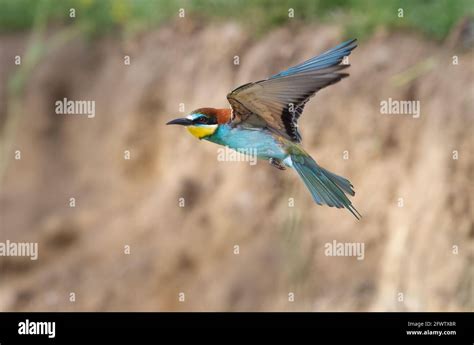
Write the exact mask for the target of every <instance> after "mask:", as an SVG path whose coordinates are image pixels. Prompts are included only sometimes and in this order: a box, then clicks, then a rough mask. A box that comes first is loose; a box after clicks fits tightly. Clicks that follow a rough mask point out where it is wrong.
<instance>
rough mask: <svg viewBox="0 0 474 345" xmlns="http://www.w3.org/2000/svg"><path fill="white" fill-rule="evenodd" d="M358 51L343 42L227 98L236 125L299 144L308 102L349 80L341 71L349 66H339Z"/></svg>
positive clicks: (249, 84)
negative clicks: (261, 129) (300, 123)
mask: <svg viewBox="0 0 474 345" xmlns="http://www.w3.org/2000/svg"><path fill="white" fill-rule="evenodd" d="M355 47H357V42H356V40H355V39H354V40H350V41H347V42H344V43H342V44H340V45H338V46H337V47H335V48H333V49H331V50H328V51H327V52H325V53H323V54H321V55H319V56H316V57H313V58H312V59H309V60H307V61H305V62H303V63H301V64H299V65H296V66H294V67H291V68H289V69H287V70H286V71H283V72H280V73H278V74H275V75H274V76H272V77H270V78H268V79H266V80H261V81H257V82H254V83H248V84H245V85H242V86H240V87H238V88H237V89H235V90H233V91H232V92H231V93H229V94H228V95H227V99H228V100H229V103H230V105H231V106H232V110H233V122H234V123H238V122H247V123H249V125H252V126H262V127H265V126H266V127H270V128H272V129H273V130H276V131H277V132H279V133H280V134H281V135H283V136H284V137H286V138H287V139H290V140H292V141H295V142H300V141H301V136H300V134H299V132H298V125H297V121H298V118H299V117H300V115H301V113H302V112H303V109H304V106H305V104H306V102H308V100H309V99H310V98H311V97H312V96H313V95H314V94H315V93H316V92H317V91H318V90H321V89H322V88H324V87H326V86H328V85H331V84H334V83H337V82H338V81H339V80H341V79H342V78H344V77H347V76H348V74H346V73H339V71H341V70H342V69H344V68H347V67H349V65H340V63H341V61H342V59H343V58H344V56H348V55H350V53H351V51H352V50H353V49H354V48H355Z"/></svg>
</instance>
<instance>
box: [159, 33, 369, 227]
mask: <svg viewBox="0 0 474 345" xmlns="http://www.w3.org/2000/svg"><path fill="white" fill-rule="evenodd" d="M356 46H357V42H356V40H355V39H354V40H350V41H347V42H344V43H342V44H340V45H338V46H337V47H335V48H333V49H331V50H328V51H327V52H325V53H323V54H321V55H319V56H316V57H313V58H311V59H309V60H307V61H305V62H303V63H301V64H299V65H296V66H294V67H291V68H289V69H287V70H286V71H283V72H280V73H278V74H276V75H274V76H272V77H270V78H268V79H265V80H261V81H257V82H253V83H248V84H245V85H242V86H240V87H238V88H236V89H235V90H233V91H232V92H231V93H229V94H228V95H227V99H228V101H229V103H230V105H231V109H215V108H200V109H197V110H194V111H193V112H191V113H190V114H189V115H188V116H186V117H185V118H179V119H175V120H172V121H170V122H168V123H167V124H168V125H183V126H186V128H187V129H188V131H189V132H190V133H191V134H192V135H194V136H195V137H197V138H198V139H205V140H208V141H211V142H213V143H216V144H219V145H224V146H227V147H229V148H231V149H234V150H236V151H238V152H255V154H256V156H257V158H259V159H265V160H268V161H269V162H270V164H271V165H273V166H275V167H276V168H278V169H282V170H284V169H285V167H290V168H293V169H295V170H296V171H297V172H298V174H299V175H300V177H301V178H302V179H303V181H304V183H305V184H306V187H308V189H309V191H310V192H311V195H312V197H313V199H314V201H315V202H316V203H318V204H319V205H323V204H326V205H329V206H330V207H333V206H335V207H337V208H343V207H345V208H347V209H348V210H349V211H350V212H351V213H352V214H353V215H354V216H355V217H356V218H357V219H359V217H360V213H359V212H357V210H356V209H355V208H354V206H353V205H352V203H351V201H350V200H349V198H348V197H347V196H346V194H348V195H351V196H354V194H355V193H354V190H353V186H352V184H351V183H350V182H349V180H347V179H345V178H344V177H341V176H338V175H336V174H333V173H331V172H329V171H328V170H326V169H324V168H322V167H321V166H319V165H318V164H317V163H316V161H315V160H314V159H313V158H311V156H310V155H309V154H308V153H307V152H306V151H305V150H304V149H303V148H302V147H301V145H300V142H301V135H300V133H299V132H298V124H297V121H298V118H299V117H300V116H301V114H302V113H303V108H304V106H305V104H306V102H308V100H309V99H310V98H311V97H312V96H313V95H314V94H315V93H316V92H317V91H318V90H321V89H322V88H324V87H326V86H329V85H331V84H334V83H337V82H338V81H340V80H341V79H342V78H345V77H347V76H348V74H347V73H340V71H341V70H343V69H345V68H347V67H349V65H348V64H341V62H342V60H343V58H344V57H345V56H348V55H350V53H351V51H352V50H353V49H354V48H355V47H356Z"/></svg>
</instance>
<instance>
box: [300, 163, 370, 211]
mask: <svg viewBox="0 0 474 345" xmlns="http://www.w3.org/2000/svg"><path fill="white" fill-rule="evenodd" d="M291 161H292V165H293V168H295V170H296V171H297V172H298V174H299V175H300V176H301V179H302V180H303V182H304V183H305V185H306V187H307V188H308V189H309V191H310V192H311V195H312V196H313V199H314V201H315V202H316V203H317V204H319V205H323V204H325V205H328V206H329V207H337V208H343V207H345V208H347V209H348V210H349V211H350V212H351V213H352V214H353V215H354V216H355V217H356V218H357V219H360V217H362V216H361V214H360V213H359V212H358V211H357V210H356V209H355V207H354V206H353V205H352V202H351V201H350V200H349V198H348V197H347V196H346V195H345V194H344V193H347V194H349V195H351V196H353V195H354V194H355V193H354V189H353V186H352V184H351V183H350V182H349V180H347V179H345V178H344V177H341V176H338V175H336V174H334V173H332V172H329V171H328V170H326V169H324V168H322V167H320V166H319V165H318V164H317V163H316V162H315V161H314V159H313V158H311V157H310V156H309V155H307V154H293V155H291Z"/></svg>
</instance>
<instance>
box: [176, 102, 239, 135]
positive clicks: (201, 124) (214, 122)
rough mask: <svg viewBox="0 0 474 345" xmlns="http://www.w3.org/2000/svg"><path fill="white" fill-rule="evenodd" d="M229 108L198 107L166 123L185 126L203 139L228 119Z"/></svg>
mask: <svg viewBox="0 0 474 345" xmlns="http://www.w3.org/2000/svg"><path fill="white" fill-rule="evenodd" d="M230 114H231V111H230V109H214V108H200V109H197V110H194V111H193V112H191V113H190V114H189V115H188V116H186V117H183V118H178V119H174V120H172V121H170V122H168V123H167V125H181V126H186V128H187V130H188V131H189V133H191V134H192V135H194V136H195V137H196V138H198V139H204V138H206V137H209V136H211V135H213V134H214V132H215V131H216V130H217V128H218V127H219V125H220V124H223V123H226V122H228V121H229V120H230Z"/></svg>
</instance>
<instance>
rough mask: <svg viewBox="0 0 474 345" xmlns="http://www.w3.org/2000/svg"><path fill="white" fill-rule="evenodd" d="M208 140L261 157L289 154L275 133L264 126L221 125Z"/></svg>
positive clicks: (280, 157)
mask: <svg viewBox="0 0 474 345" xmlns="http://www.w3.org/2000/svg"><path fill="white" fill-rule="evenodd" d="M207 140H209V141H211V142H214V143H216V144H219V145H223V146H228V147H229V148H231V149H234V150H237V151H243V152H249V154H254V155H256V156H257V157H258V158H261V159H268V158H278V159H284V158H286V156H287V155H288V154H287V153H286V151H285V150H284V148H283V146H282V143H281V142H280V141H279V140H277V138H275V136H274V134H273V133H271V132H270V131H268V130H266V129H263V128H245V127H239V126H237V127H231V126H229V125H221V126H219V128H218V129H217V130H216V132H215V133H214V134H213V135H212V136H210V137H208V138H207Z"/></svg>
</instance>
